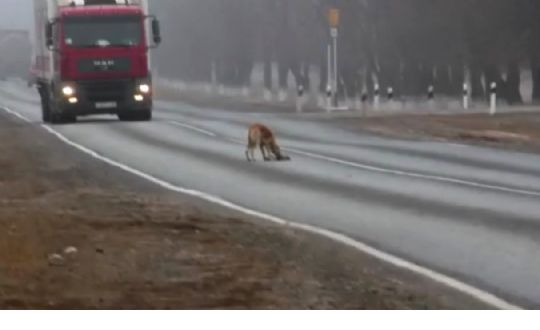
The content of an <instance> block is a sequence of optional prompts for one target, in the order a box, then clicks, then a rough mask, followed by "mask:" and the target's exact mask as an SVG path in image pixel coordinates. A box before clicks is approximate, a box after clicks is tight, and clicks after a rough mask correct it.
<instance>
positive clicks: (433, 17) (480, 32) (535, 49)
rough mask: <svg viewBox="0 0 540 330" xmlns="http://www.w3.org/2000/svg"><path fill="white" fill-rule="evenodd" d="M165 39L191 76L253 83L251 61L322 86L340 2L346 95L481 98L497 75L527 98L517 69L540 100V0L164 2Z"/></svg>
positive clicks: (163, 56)
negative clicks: (387, 92)
mask: <svg viewBox="0 0 540 330" xmlns="http://www.w3.org/2000/svg"><path fill="white" fill-rule="evenodd" d="M153 6H154V8H153V9H154V11H155V12H157V13H158V14H159V16H160V17H161V19H162V21H163V29H164V37H165V38H164V39H165V43H164V45H163V47H162V49H160V50H159V51H158V53H157V55H156V58H157V61H158V63H159V67H160V68H161V71H164V70H165V68H166V71H167V73H168V74H169V75H173V76H174V77H178V78H182V79H185V80H188V81H198V82H204V81H211V80H212V77H213V76H214V79H216V80H217V81H218V82H219V83H222V84H226V85H232V86H241V85H248V84H249V83H250V79H251V76H252V71H253V68H254V66H255V64H258V63H261V64H263V66H264V81H265V85H266V87H267V88H272V86H271V85H272V81H273V77H272V74H273V70H272V63H276V64H277V67H278V70H277V71H278V73H277V74H278V77H277V78H278V79H277V80H278V81H279V87H281V88H286V87H287V82H288V79H287V77H288V75H289V74H292V75H293V76H294V78H295V80H296V82H297V83H301V84H302V85H304V86H309V85H310V83H311V81H310V76H311V75H310V72H311V70H314V68H315V70H317V72H318V73H320V75H321V81H320V86H319V88H320V89H321V90H324V89H325V86H326V84H327V81H326V79H327V77H326V72H327V68H326V65H327V64H326V63H327V60H326V47H327V44H328V42H329V28H328V22H327V18H326V13H327V11H328V9H329V8H331V7H337V8H339V9H341V23H340V46H339V50H340V51H339V53H340V56H339V62H340V72H339V76H340V91H341V92H342V93H347V95H349V96H354V95H357V94H358V93H360V92H362V91H364V90H367V91H369V92H372V89H373V84H374V82H375V81H376V82H378V83H379V84H380V86H381V87H382V88H385V87H388V86H392V87H393V88H394V90H395V92H396V94H398V95H420V94H424V93H425V92H426V89H427V86H429V85H434V86H435V88H436V90H437V92H438V93H443V94H448V95H457V94H459V93H461V89H462V84H463V82H464V81H469V82H470V84H471V87H472V94H473V96H474V97H476V98H482V97H486V95H487V93H488V91H487V89H488V87H489V86H487V85H488V83H489V82H497V83H498V85H499V86H500V91H501V93H502V95H503V97H505V98H506V99H507V100H508V102H510V103H519V102H522V95H521V93H520V82H521V81H522V79H521V75H522V73H523V72H524V70H527V72H529V73H530V74H531V76H532V80H533V98H534V99H535V100H536V101H540V1H538V0H452V1H448V0H226V1H225V0H159V1H155V3H154V4H153Z"/></svg>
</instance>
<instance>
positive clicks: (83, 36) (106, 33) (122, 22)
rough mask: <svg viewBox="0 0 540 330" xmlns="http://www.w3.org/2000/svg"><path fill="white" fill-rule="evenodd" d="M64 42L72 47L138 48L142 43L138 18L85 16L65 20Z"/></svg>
mask: <svg viewBox="0 0 540 330" xmlns="http://www.w3.org/2000/svg"><path fill="white" fill-rule="evenodd" d="M64 40H65V43H66V45H68V46H70V47H76V48H82V47H114V46H122V47H129V46H137V45H140V44H141V42H142V29H141V20H140V18H139V17H138V16H127V15H124V16H84V17H67V18H65V20H64Z"/></svg>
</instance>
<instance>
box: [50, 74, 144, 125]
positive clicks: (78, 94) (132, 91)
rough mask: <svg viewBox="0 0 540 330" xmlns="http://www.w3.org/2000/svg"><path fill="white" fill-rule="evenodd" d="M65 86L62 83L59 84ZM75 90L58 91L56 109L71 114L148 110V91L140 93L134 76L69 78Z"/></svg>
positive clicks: (120, 112) (121, 112) (83, 114)
mask: <svg viewBox="0 0 540 330" xmlns="http://www.w3.org/2000/svg"><path fill="white" fill-rule="evenodd" d="M63 86H65V85H63ZM69 86H72V87H73V89H74V90H75V93H74V94H73V95H72V96H64V95H63V94H62V91H61V90H60V91H58V93H59V94H60V96H59V97H58V103H57V109H58V111H60V112H62V113H64V114H66V115H73V116H85V115H94V114H124V113H126V114H127V113H137V112H143V111H151V110H152V106H153V97H152V93H151V92H149V93H141V92H140V91H139V90H138V87H139V82H136V81H134V80H96V81H92V80H90V81H75V82H70V83H69Z"/></svg>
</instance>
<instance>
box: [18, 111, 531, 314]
mask: <svg viewBox="0 0 540 330" xmlns="http://www.w3.org/2000/svg"><path fill="white" fill-rule="evenodd" d="M10 113H11V112H10ZM41 127H42V128H43V129H45V130H46V131H47V132H49V133H50V134H52V135H54V136H56V137H57V138H58V139H59V140H60V141H62V142H64V143H65V144H67V145H69V146H72V147H74V148H75V149H77V150H79V151H81V152H83V153H85V154H87V155H89V156H91V157H93V158H95V159H97V160H100V161H102V162H104V163H106V164H109V165H111V166H113V167H116V168H119V169H121V170H123V171H125V172H128V173H131V174H133V175H136V176H138V177H140V178H142V179H145V180H147V181H150V182H152V183H154V184H156V185H158V186H160V187H162V188H164V189H167V190H170V191H174V192H177V193H180V194H184V195H189V196H193V197H197V198H199V199H202V200H205V201H207V202H210V203H214V204H217V205H220V206H223V207H226V208H229V209H231V210H235V211H238V212H240V213H243V214H245V215H248V216H253V217H256V218H259V219H262V220H266V221H270V222H272V223H275V224H277V225H282V226H289V227H291V228H296V229H299V230H304V231H306V232H309V233H313V234H317V235H320V236H323V237H326V238H329V239H331V240H334V241H336V242H338V243H341V244H344V245H347V246H350V247H352V248H355V249H356V250H358V251H360V252H363V253H365V254H368V255H370V256H372V257H375V258H377V259H379V260H382V261H384V262H387V263H389V264H391V265H394V266H396V267H399V268H402V269H405V270H408V271H411V272H413V273H416V274H418V275H421V276H424V277H426V278H429V279H431V280H433V281H435V282H438V283H441V284H443V285H445V286H447V287H449V288H452V289H454V290H457V291H459V292H462V293H464V294H466V295H468V296H470V297H473V298H475V299H477V300H478V301H480V302H483V303H485V304H486V305H489V306H492V307H494V308H498V309H522V308H521V307H519V306H517V305H514V304H511V303H509V302H507V301H505V300H503V299H501V298H499V297H497V296H495V295H494V294H491V293H489V292H487V291H484V290H481V289H478V288H476V287H474V286H472V285H469V284H467V283H464V282H461V281H459V280H457V279H454V278H452V277H450V276H447V275H444V274H442V273H439V272H436V271H434V270H431V269H429V268H426V267H423V266H420V265H417V264H415V263H412V262H410V261H407V260H405V259H402V258H400V257H397V256H394V255H392V254H389V253H386V252H383V251H381V250H378V249H376V248H373V247H371V246H369V245H367V244H364V243H362V242H359V241H357V240H354V239H352V238H350V237H348V236H346V235H343V234H339V233H335V232H332V231H330V230H327V229H324V228H318V227H315V226H311V225H307V224H301V223H295V222H291V221H288V220H285V219H282V218H279V217H276V216H273V215H270V214H267V213H263V212H259V211H256V210H252V209H249V208H247V207H244V206H241V205H238V204H235V203H233V202H230V201H227V200H225V199H223V198H221V197H218V196H214V195H211V194H207V193H204V192H202V191H198V190H193V189H187V188H182V187H180V186H177V185H174V184H172V183H170V182H167V181H164V180H161V179H159V178H156V177H154V176H152V175H150V174H147V173H145V172H143V171H140V170H137V169H135V168H133V167H130V166H128V165H126V164H123V163H120V162H118V161H115V160H112V159H110V158H107V157H105V156H102V155H100V154H98V153H97V152H95V151H94V150H92V149H90V148H87V147H85V146H83V145H80V144H78V143H76V142H74V141H72V140H70V139H69V138H67V137H66V136H64V135H63V134H62V133H60V132H58V131H56V130H54V129H53V128H51V127H49V126H47V125H41Z"/></svg>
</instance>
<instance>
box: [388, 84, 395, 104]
mask: <svg viewBox="0 0 540 330" xmlns="http://www.w3.org/2000/svg"><path fill="white" fill-rule="evenodd" d="M386 97H387V98H388V101H392V100H393V99H394V88H392V87H388V89H387V90H386Z"/></svg>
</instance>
